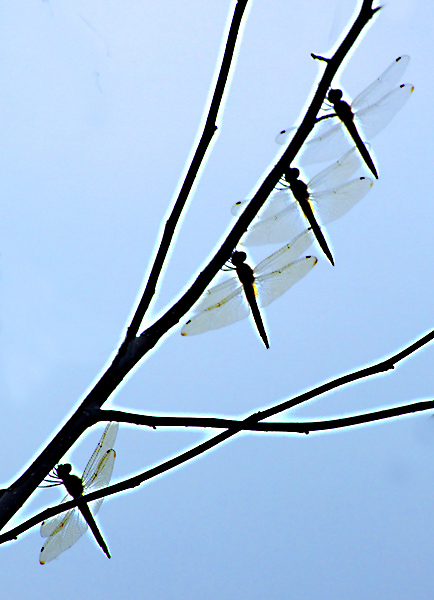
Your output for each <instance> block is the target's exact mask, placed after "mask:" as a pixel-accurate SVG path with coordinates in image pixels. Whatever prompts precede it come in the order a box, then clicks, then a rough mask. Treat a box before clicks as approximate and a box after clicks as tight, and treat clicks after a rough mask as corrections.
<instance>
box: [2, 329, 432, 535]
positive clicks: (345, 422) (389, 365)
mask: <svg viewBox="0 0 434 600" xmlns="http://www.w3.org/2000/svg"><path fill="white" fill-rule="evenodd" d="M433 339H434V330H431V331H430V332H428V333H427V334H425V335H424V336H422V337H421V338H419V339H418V340H416V341H415V342H413V343H412V344H410V345H409V346H407V347H405V348H403V349H402V350H400V351H399V352H397V353H395V354H394V355H392V356H390V357H389V358H386V359H385V360H383V361H381V362H379V363H376V364H374V365H371V366H370V367H366V368H364V369H359V370H358V371H354V372H353V373H348V374H346V375H343V376H341V377H338V378H337V379H335V380H333V381H330V382H328V383H325V384H323V385H320V386H318V387H316V388H314V389H313V390H310V391H309V392H305V393H304V394H301V395H299V396H297V397H295V398H293V399H290V400H286V401H285V402H282V403H280V404H278V405H276V406H274V407H271V408H269V409H266V410H263V411H259V412H257V413H253V414H252V415H250V416H248V417H247V418H246V419H243V420H242V421H238V422H235V424H234V425H233V427H231V428H230V429H227V430H226V431H224V432H222V433H219V434H218V435H216V436H214V437H213V438H211V439H209V440H206V441H205V442H202V443H200V444H198V445H197V446H194V447H193V448H190V449H189V450H186V451H185V452H183V453H181V454H179V455H178V456H175V457H174V458H171V459H169V460H167V461H165V462H164V463H162V464H160V465H157V466H156V467H152V468H151V469H149V470H147V471H145V472H144V473H139V474H138V475H135V476H134V477H130V478H129V479H126V480H124V481H121V482H119V483H115V484H113V485H110V486H108V487H106V488H103V489H102V490H98V491H96V492H92V493H90V494H86V495H85V496H83V497H82V498H84V499H85V500H86V502H90V501H92V500H96V499H97V498H105V497H106V496H111V495H113V494H118V493H119V492H123V491H125V490H127V489H131V488H133V487H137V486H139V485H141V484H142V483H143V482H145V481H149V480H150V479H153V478H154V477H157V476H158V475H161V474H162V473H166V472H167V471H170V470H171V469H174V468H176V467H178V466H180V465H182V464H184V463H186V462H188V461H190V460H192V459H194V458H197V457H198V456H200V455H201V454H204V453H205V452H207V451H208V450H211V448H214V447H216V446H218V445H219V444H221V443H223V442H225V441H226V440H228V439H229V438H231V437H232V436H234V435H236V434H237V433H239V432H240V431H243V430H249V429H250V426H251V425H255V424H256V423H258V421H261V420H263V419H266V418H267V417H271V416H273V415H276V414H278V413H280V412H283V411H284V410H288V409H289V408H292V407H293V406H297V405H299V404H301V403H303V402H306V401H307V400H311V399H312V398H315V397H317V396H320V395H321V394H325V393H327V392H329V391H331V390H333V389H336V388H338V387H341V386H344V385H347V384H349V383H353V382H354V381H358V380H360V379H364V378H365V377H372V376H374V375H378V374H380V373H384V372H386V371H389V370H392V369H394V367H395V365H396V364H398V363H399V362H401V361H403V360H405V359H406V358H408V357H409V356H410V355H411V354H413V353H414V352H417V351H418V350H419V349H420V348H422V347H423V346H425V345H426V344H429V343H430V342H431V341H432V340H433ZM433 402H434V401H432V400H427V401H423V402H417V403H414V404H410V405H406V406H403V407H393V408H389V409H383V410H380V411H377V412H373V413H369V414H366V415H354V416H350V417H343V418H341V419H334V420H331V421H328V422H327V421H322V422H312V423H309V424H308V427H307V426H306V423H303V422H301V423H298V424H294V423H293V424H292V425H297V431H294V433H297V432H298V433H308V432H310V431H325V430H326V429H338V428H341V427H350V426H353V425H360V424H363V423H368V422H370V421H375V420H379V419H386V418H391V417H396V416H400V415H403V414H409V413H413V412H419V411H422V410H430V409H432V408H433ZM401 411H402V412H401ZM101 412H103V413H104V414H106V415H107V413H109V412H110V411H101ZM114 412H117V411H114ZM327 423H328V424H327ZM146 424H147V423H146ZM267 425H269V424H267ZM289 425H290V424H288V426H289ZM2 491H3V490H2ZM0 498H1V495H0ZM82 498H80V500H82ZM77 504H78V501H77V500H71V501H69V502H65V503H63V504H62V505H56V506H54V507H51V508H48V509H45V510H44V511H42V512H40V513H38V514H37V515H35V516H33V517H31V518H30V519H28V520H27V521H25V522H24V523H22V524H21V525H18V526H17V527H14V528H13V529H11V530H10V531H7V532H5V533H4V534H1V535H0V544H1V543H4V542H8V541H10V540H12V539H15V538H16V537H17V536H18V535H20V534H21V533H23V532H24V531H27V530H28V529H29V528H30V527H33V526H34V525H37V524H38V523H40V522H41V521H43V520H44V519H47V518H49V517H52V516H54V515H57V514H59V513H61V512H64V511H66V510H69V509H70V508H74V507H75V506H77Z"/></svg>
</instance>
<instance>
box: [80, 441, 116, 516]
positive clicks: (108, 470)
mask: <svg viewBox="0 0 434 600" xmlns="http://www.w3.org/2000/svg"><path fill="white" fill-rule="evenodd" d="M115 458H116V452H115V451H114V450H113V448H111V449H110V450H107V452H106V453H105V455H104V456H103V457H102V458H101V460H100V462H99V464H98V466H97V468H96V470H95V472H94V473H93V475H92V477H91V478H90V479H88V481H87V482H86V483H85V484H84V493H85V494H86V493H90V492H96V490H100V489H102V488H104V487H107V486H108V484H109V483H110V479H111V477H112V473H113V467H114V464H115ZM103 500H104V498H98V500H93V501H92V502H89V508H90V510H91V511H92V513H93V514H94V515H96V513H97V512H98V511H99V509H100V508H101V504H102V502H103Z"/></svg>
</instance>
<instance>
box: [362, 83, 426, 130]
mask: <svg viewBox="0 0 434 600" xmlns="http://www.w3.org/2000/svg"><path fill="white" fill-rule="evenodd" d="M413 91H414V87H413V86H412V85H410V84H409V83H403V84H402V85H400V86H399V87H398V88H396V89H395V90H393V91H392V92H389V94H387V95H386V96H384V97H383V98H381V100H379V101H378V102H376V103H375V104H371V105H370V106H368V107H367V108H363V109H362V110H359V111H358V112H357V113H356V115H355V120H356V122H358V123H360V126H361V129H362V131H363V133H364V135H365V136H366V137H367V138H369V139H371V138H373V137H374V136H375V135H377V133H379V132H380V131H382V130H383V129H384V128H385V127H386V126H387V125H388V124H389V123H390V121H391V120H392V119H393V117H394V116H395V115H396V113H397V112H399V111H400V110H401V108H402V107H403V106H404V104H405V103H406V102H407V100H408V99H409V98H410V96H411V94H412V93H413Z"/></svg>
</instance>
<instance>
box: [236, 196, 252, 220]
mask: <svg viewBox="0 0 434 600" xmlns="http://www.w3.org/2000/svg"><path fill="white" fill-rule="evenodd" d="M249 202H250V200H238V202H235V204H234V205H233V206H232V208H231V213H232V214H233V215H234V217H238V216H239V215H240V214H241V213H242V212H243V211H244V209H245V208H246V206H247V205H248V203H249Z"/></svg>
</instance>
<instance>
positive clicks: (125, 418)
mask: <svg viewBox="0 0 434 600" xmlns="http://www.w3.org/2000/svg"><path fill="white" fill-rule="evenodd" d="M433 409H434V400H421V401H419V402H414V403H412V404H404V405H402V406H393V407H391V408H384V409H382V410H376V411H373V412H370V413H362V414H360V415H351V416H347V417H339V418H337V419H325V420H321V421H289V422H285V421H280V422H272V421H267V422H266V423H251V424H249V425H241V424H242V421H240V420H239V419H226V418H220V417H173V416H170V415H169V416H164V417H161V416H155V415H140V414H137V413H134V414H133V413H128V412H123V411H120V410H102V411H101V417H102V420H103V421H118V422H120V423H131V424H133V425H145V426H147V427H150V428H152V429H157V427H176V428H180V427H193V428H196V429H207V428H212V429H233V428H237V429H239V430H240V431H258V432H261V433H304V434H308V433H312V432H314V431H330V430H332V429H342V428H344V427H352V426H354V425H366V423H372V422H373V421H381V420H384V419H392V418H394V417H400V416H402V415H409V414H412V413H416V412H422V411H425V410H433ZM240 426H241V427H240Z"/></svg>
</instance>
